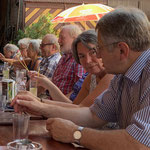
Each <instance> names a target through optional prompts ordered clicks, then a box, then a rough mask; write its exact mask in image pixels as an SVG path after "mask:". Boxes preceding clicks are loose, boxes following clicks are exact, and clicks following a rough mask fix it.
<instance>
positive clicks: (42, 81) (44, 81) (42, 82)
mask: <svg viewBox="0 0 150 150" xmlns="http://www.w3.org/2000/svg"><path fill="white" fill-rule="evenodd" d="M28 75H29V77H30V78H31V79H33V80H36V81H37V84H38V86H41V87H43V88H45V89H48V87H49V85H51V84H53V83H52V82H51V81H50V79H48V78H47V77H46V76H44V75H42V74H39V73H38V72H36V71H30V72H29V73H28Z"/></svg>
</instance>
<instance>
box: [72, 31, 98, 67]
mask: <svg viewBox="0 0 150 150" xmlns="http://www.w3.org/2000/svg"><path fill="white" fill-rule="evenodd" d="M80 42H81V43H82V44H83V45H85V46H86V47H87V48H89V49H90V47H89V46H88V44H89V43H91V44H94V45H95V46H97V45H98V41H97V34H96V32H95V31H94V30H87V31H84V32H83V33H81V34H80V35H79V36H78V37H77V38H76V39H75V40H74V41H73V44H72V52H73V56H74V58H75V60H76V62H77V63H79V64H80V60H79V56H78V51H77V45H78V43H80Z"/></svg>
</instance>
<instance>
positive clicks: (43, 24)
mask: <svg viewBox="0 0 150 150" xmlns="http://www.w3.org/2000/svg"><path fill="white" fill-rule="evenodd" d="M51 20H52V16H51V15H50V14H47V15H41V16H40V18H39V20H38V22H37V23H33V24H32V25H30V26H27V27H25V28H24V31H23V30H18V33H17V36H16V39H15V43H17V42H18V40H20V39H22V38H25V37H28V38H31V39H42V38H43V36H44V35H46V34H48V33H52V34H55V35H57V33H56V31H54V29H53V24H52V23H51Z"/></svg>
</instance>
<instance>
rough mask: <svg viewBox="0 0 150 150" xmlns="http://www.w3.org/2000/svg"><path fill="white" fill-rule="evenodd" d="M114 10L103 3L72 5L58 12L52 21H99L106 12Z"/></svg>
mask: <svg viewBox="0 0 150 150" xmlns="http://www.w3.org/2000/svg"><path fill="white" fill-rule="evenodd" d="M112 10H114V9H113V8H112V7H109V6H106V5H103V4H83V5H78V6H75V7H71V8H69V9H67V10H65V11H63V12H61V13H60V14H58V15H57V16H56V17H55V18H54V19H53V20H52V22H54V23H63V22H79V21H98V20H99V19H100V18H101V17H102V16H104V15H105V14H106V13H108V12H110V11H112Z"/></svg>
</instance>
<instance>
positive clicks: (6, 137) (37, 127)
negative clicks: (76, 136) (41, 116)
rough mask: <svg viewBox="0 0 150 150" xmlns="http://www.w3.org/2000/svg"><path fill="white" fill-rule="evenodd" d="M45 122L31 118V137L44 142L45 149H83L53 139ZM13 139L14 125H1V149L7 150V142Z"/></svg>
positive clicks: (41, 142)
mask: <svg viewBox="0 0 150 150" xmlns="http://www.w3.org/2000/svg"><path fill="white" fill-rule="evenodd" d="M45 124H46V121H44V120H30V124H29V139H31V140H33V141H35V142H38V143H40V144H42V146H43V150H83V148H75V147H74V146H73V145H72V144H64V143H61V142H57V141H55V140H53V139H51V137H50V136H49V134H48V131H47V130H46V126H45ZM12 140H13V130H12V125H11V124H9V125H0V150H6V145H7V143H8V142H10V141H12ZM84 150H86V149H84Z"/></svg>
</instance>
